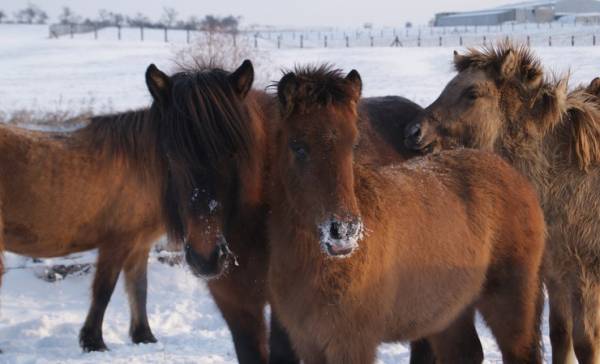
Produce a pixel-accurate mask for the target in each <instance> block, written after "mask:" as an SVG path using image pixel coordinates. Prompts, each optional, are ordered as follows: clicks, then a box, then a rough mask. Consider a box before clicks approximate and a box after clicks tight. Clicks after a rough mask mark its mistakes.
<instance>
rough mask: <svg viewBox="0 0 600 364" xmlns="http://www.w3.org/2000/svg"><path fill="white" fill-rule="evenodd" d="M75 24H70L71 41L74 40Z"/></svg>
mask: <svg viewBox="0 0 600 364" xmlns="http://www.w3.org/2000/svg"><path fill="white" fill-rule="evenodd" d="M73 28H74V26H73V24H69V33H70V34H71V39H73Z"/></svg>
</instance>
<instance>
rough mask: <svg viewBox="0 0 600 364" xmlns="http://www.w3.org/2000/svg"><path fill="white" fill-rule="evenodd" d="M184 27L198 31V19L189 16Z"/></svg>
mask: <svg viewBox="0 0 600 364" xmlns="http://www.w3.org/2000/svg"><path fill="white" fill-rule="evenodd" d="M185 27H186V28H188V29H199V28H200V19H199V18H198V17H197V16H195V15H192V16H190V17H189V18H188V20H187V21H186V22H185Z"/></svg>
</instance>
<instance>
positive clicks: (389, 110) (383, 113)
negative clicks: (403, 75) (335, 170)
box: [358, 96, 423, 165]
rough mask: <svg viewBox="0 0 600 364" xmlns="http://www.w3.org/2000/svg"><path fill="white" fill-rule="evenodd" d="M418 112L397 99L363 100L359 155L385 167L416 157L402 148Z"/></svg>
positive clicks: (416, 107) (360, 119)
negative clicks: (406, 131) (409, 124)
mask: <svg viewBox="0 0 600 364" xmlns="http://www.w3.org/2000/svg"><path fill="white" fill-rule="evenodd" d="M421 110H423V108H422V107H421V106H419V105H418V104H416V103H414V102H412V101H410V100H408V99H406V98H404V97H400V96H383V97H368V98H363V99H362V100H361V102H360V105H359V115H360V118H359V129H360V135H361V137H360V143H359V151H360V152H359V153H358V154H359V156H360V157H361V158H363V160H368V161H370V162H371V163H376V164H384V165H385V164H389V163H395V162H401V161H405V160H408V159H410V158H412V157H414V156H416V155H417V154H416V153H415V152H414V151H411V150H409V149H407V148H406V147H405V146H404V129H405V126H406V125H407V124H408V123H409V122H410V121H411V120H412V119H413V118H414V117H415V116H416V115H417V114H418V113H419V112H420V111H421Z"/></svg>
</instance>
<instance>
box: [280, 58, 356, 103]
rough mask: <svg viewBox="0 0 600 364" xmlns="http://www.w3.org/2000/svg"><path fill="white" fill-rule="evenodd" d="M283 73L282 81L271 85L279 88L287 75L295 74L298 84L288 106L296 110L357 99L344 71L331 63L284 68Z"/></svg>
mask: <svg viewBox="0 0 600 364" xmlns="http://www.w3.org/2000/svg"><path fill="white" fill-rule="evenodd" d="M283 74H284V76H283V78H282V79H281V81H279V82H276V83H274V84H272V85H271V87H274V88H279V87H280V86H281V82H282V81H284V80H285V79H286V76H287V75H291V74H293V75H295V78H296V80H297V84H298V85H297V87H296V89H295V90H294V94H293V98H292V102H291V104H290V105H288V106H289V107H291V108H293V109H294V110H296V111H300V112H303V111H306V110H309V109H311V108H314V107H315V106H317V107H318V106H325V107H326V106H330V105H346V104H348V103H349V102H351V101H353V100H355V99H356V89H355V88H354V87H353V86H352V84H351V83H350V81H348V80H347V79H346V77H345V75H344V73H343V71H342V70H341V69H338V68H335V67H334V66H332V65H331V64H328V63H324V64H320V65H304V66H296V67H294V69H293V70H284V71H283ZM288 111H289V112H291V111H292V110H288Z"/></svg>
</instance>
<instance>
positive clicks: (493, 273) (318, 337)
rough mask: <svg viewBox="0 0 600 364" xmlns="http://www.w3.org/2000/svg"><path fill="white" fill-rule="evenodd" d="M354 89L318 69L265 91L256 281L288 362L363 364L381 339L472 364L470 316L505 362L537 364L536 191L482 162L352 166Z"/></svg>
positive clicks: (356, 149) (355, 79)
mask: <svg viewBox="0 0 600 364" xmlns="http://www.w3.org/2000/svg"><path fill="white" fill-rule="evenodd" d="M361 86H362V83H361V80H360V77H359V75H358V73H357V72H356V71H352V72H350V73H349V74H348V75H347V76H346V77H343V76H342V75H341V73H340V72H339V71H337V70H331V69H327V68H325V69H323V68H320V69H312V68H306V69H297V70H296V71H295V72H290V73H288V74H286V75H285V76H284V77H283V78H282V79H281V81H280V82H279V84H278V97H279V100H280V112H281V118H282V120H281V121H280V122H279V123H278V124H277V127H276V129H275V131H274V132H273V133H272V138H274V141H273V143H272V149H271V158H272V164H273V167H272V172H271V181H272V186H271V190H270V192H269V194H270V201H271V213H270V214H269V221H268V226H269V243H270V259H269V275H268V281H269V286H270V288H271V293H272V295H271V299H272V301H271V302H272V305H273V307H274V310H275V311H276V312H277V313H278V317H279V319H280V321H281V323H282V324H283V326H284V327H285V328H286V329H287V331H288V333H289V335H290V339H291V341H292V343H293V346H294V348H295V349H296V352H297V353H298V354H299V356H300V357H301V358H302V359H303V360H304V362H305V363H307V364H313V363H357V364H358V363H361V364H364V363H372V362H374V360H375V354H376V348H377V346H378V345H379V343H381V342H383V341H404V340H415V339H419V338H422V337H427V339H428V340H429V342H430V343H431V344H432V347H433V348H434V352H435V355H436V358H437V359H438V360H440V361H441V362H456V363H465V362H477V361H480V360H481V359H480V358H468V357H464V355H465V352H463V351H462V350H461V338H462V329H463V328H464V326H465V325H464V323H465V321H466V322H467V327H468V326H469V325H472V322H470V320H472V310H473V309H478V310H479V311H480V312H481V313H482V315H483V316H484V318H485V319H486V321H487V322H488V324H489V325H490V327H491V329H492V332H493V333H494V335H495V337H496V339H497V342H498V345H499V347H500V350H501V351H502V354H503V358H504V360H505V362H507V363H540V362H541V357H540V350H539V332H538V328H539V326H538V321H537V319H538V316H539V315H538V312H539V311H541V310H540V309H539V306H538V305H539V302H540V300H539V298H540V295H541V289H540V288H541V285H540V280H539V267H540V264H541V260H542V255H543V251H544V221H543V215H542V211H541V209H540V207H539V203H538V200H537V198H536V194H535V191H534V190H533V188H532V187H531V186H530V184H529V183H528V182H527V180H526V179H525V178H523V177H522V176H521V175H520V174H519V173H518V172H517V171H515V170H514V169H512V168H511V167H510V166H509V165H508V164H507V163H505V162H504V161H502V160H501V159H500V158H498V157H496V156H494V155H493V154H491V153H482V152H477V151H470V150H462V151H454V152H447V153H443V154H438V155H435V156H430V157H426V158H413V159H411V160H409V161H407V162H405V163H400V164H397V165H387V166H386V165H381V164H380V163H378V160H379V159H378V158H369V157H370V156H369V155H366V154H361V153H360V148H361V143H362V139H361V138H362V137H363V135H362V134H361V133H360V131H359V128H358V125H357V123H358V120H357V119H358V112H357V103H358V100H359V97H360V93H361ZM359 141H360V142H359ZM467 354H468V353H467Z"/></svg>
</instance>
